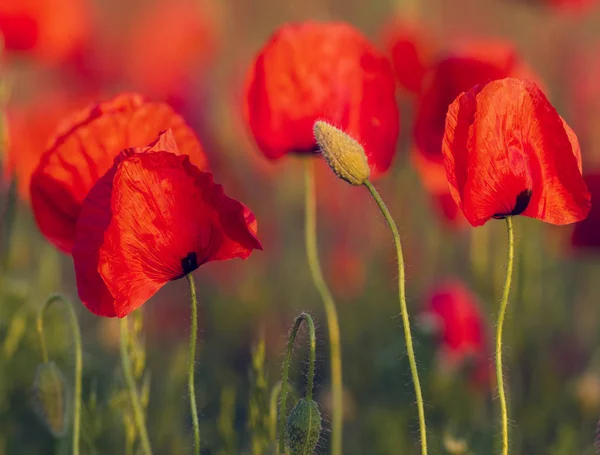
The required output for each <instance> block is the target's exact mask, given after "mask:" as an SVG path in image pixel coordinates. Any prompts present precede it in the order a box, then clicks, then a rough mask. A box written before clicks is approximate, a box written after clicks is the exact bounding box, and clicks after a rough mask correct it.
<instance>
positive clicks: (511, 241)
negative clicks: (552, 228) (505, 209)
mask: <svg viewBox="0 0 600 455" xmlns="http://www.w3.org/2000/svg"><path fill="white" fill-rule="evenodd" d="M506 230H507V232H508V265H507V268H506V281H505V282H504V291H503V292H502V301H501V302H500V312H499V313H498V324H497V325H496V378H497V381H498V399H499V400H500V411H501V415H502V454H503V455H508V409H507V407H506V396H505V394H504V378H503V374H502V326H503V325H504V317H505V315H506V307H507V306H508V295H509V294H510V282H511V279H512V272H513V263H514V258H515V233H514V231H513V223H512V217H511V216H507V217H506Z"/></svg>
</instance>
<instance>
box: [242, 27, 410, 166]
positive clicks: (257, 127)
mask: <svg viewBox="0 0 600 455" xmlns="http://www.w3.org/2000/svg"><path fill="white" fill-rule="evenodd" d="M394 92H395V80H394V74H393V70H392V68H391V64H390V62H388V61H387V59H386V58H385V57H384V56H383V55H382V54H380V53H379V52H378V51H377V50H376V49H375V48H374V47H373V46H372V45H371V44H370V43H369V42H368V41H367V40H366V38H365V37H364V36H363V35H362V34H361V33H359V32H358V31H357V30H355V29H354V28H352V27H351V26H349V25H347V24H344V23H316V22H305V23H301V24H287V25H285V26H283V27H281V28H280V29H279V30H278V31H277V32H275V34H274V35H273V36H272V37H271V39H270V40H269V41H268V42H267V44H266V45H265V46H264V47H263V49H262V50H261V51H260V52H259V54H258V55H257V57H256V59H255V61H254V62H253V64H252V66H251V68H250V71H249V74H248V78H247V86H246V104H245V106H244V108H245V116H246V121H247V123H248V126H249V128H250V130H251V131H252V134H253V135H254V138H255V140H256V142H257V144H258V147H259V148H260V150H261V151H262V152H263V153H264V154H265V155H266V156H267V157H268V158H270V159H277V158H281V157H282V156H284V155H286V154H288V153H305V154H311V153H314V152H315V151H316V150H317V145H316V142H315V139H314V137H313V132H312V127H313V124H314V122H315V121H316V120H326V121H328V122H329V123H332V124H334V125H335V126H337V127H339V128H340V129H342V130H344V131H345V132H346V133H348V134H349V135H351V136H352V137H354V138H356V139H357V140H359V141H360V142H361V144H362V145H363V146H364V148H365V151H366V154H367V157H368V159H369V165H370V167H371V174H372V175H375V176H376V175H377V174H381V173H382V172H384V171H385V170H387V169H388V168H389V166H390V165H391V162H392V158H393V156H394V153H395V150H396V141H397V138H398V132H399V113H398V108H397V106H396V100H395V96H394Z"/></svg>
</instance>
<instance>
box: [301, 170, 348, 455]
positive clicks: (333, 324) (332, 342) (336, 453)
mask: <svg viewBox="0 0 600 455" xmlns="http://www.w3.org/2000/svg"><path fill="white" fill-rule="evenodd" d="M313 161H314V160H313V159H310V158H308V159H306V161H305V173H304V175H305V184H306V255H307V258H308V265H309V268H310V272H311V275H312V278H313V281H314V283H315V286H316V288H317V290H318V292H319V294H320V295H321V299H322V300H323V304H324V306H325V314H326V316H327V329H328V332H329V349H330V357H331V402H332V408H333V411H332V416H331V454H332V455H342V419H343V401H342V400H343V396H342V390H343V389H342V354H341V349H340V326H339V323H338V315H337V310H336V308H335V302H334V300H333V296H332V295H331V292H330V291H329V288H328V287H327V284H326V283H325V279H324V278H323V272H322V271H321V265H320V263H319V254H318V250H317V201H316V188H315V175H314V165H313Z"/></svg>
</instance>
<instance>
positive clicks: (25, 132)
mask: <svg viewBox="0 0 600 455" xmlns="http://www.w3.org/2000/svg"><path fill="white" fill-rule="evenodd" d="M90 99H91V97H89V96H79V97H71V96H68V95H66V94H61V93H60V92H53V93H52V94H51V95H43V96H38V97H35V99H34V101H32V102H31V103H28V104H24V105H10V106H9V108H8V112H7V117H8V138H9V142H8V150H7V152H8V154H7V162H6V168H5V172H6V174H7V176H10V175H12V174H14V176H15V177H16V179H17V185H18V186H17V190H18V194H19V197H20V198H21V199H22V200H23V201H29V185H30V181H31V175H32V174H33V172H34V171H35V168H36V167H37V165H38V164H39V162H40V157H41V156H42V154H43V153H44V152H45V151H46V150H48V147H49V145H50V144H48V142H49V141H50V139H51V137H52V134H53V133H54V132H55V130H56V129H57V127H58V125H59V124H60V122H61V121H62V120H63V119H64V118H65V117H66V116H67V115H68V114H69V113H71V112H72V111H73V110H74V109H80V108H82V107H84V106H85V105H86V104H87V103H88V102H89V100H90Z"/></svg>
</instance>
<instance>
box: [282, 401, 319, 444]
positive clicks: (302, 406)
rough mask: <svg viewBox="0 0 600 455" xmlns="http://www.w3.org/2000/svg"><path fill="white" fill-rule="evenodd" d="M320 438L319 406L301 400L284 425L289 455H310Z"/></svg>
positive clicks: (312, 402)
mask: <svg viewBox="0 0 600 455" xmlns="http://www.w3.org/2000/svg"><path fill="white" fill-rule="evenodd" d="M320 436H321V413H320V412H319V405H318V404H317V403H316V402H314V401H312V400H306V399H305V398H302V399H301V400H299V401H298V403H296V406H294V408H293V409H292V412H291V413H290V415H289V417H288V419H287V423H286V425H285V437H286V440H287V445H288V447H289V449H290V455H312V454H313V453H314V452H315V449H316V448H317V444H318V442H319V437H320Z"/></svg>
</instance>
